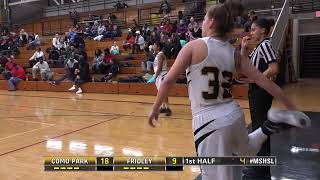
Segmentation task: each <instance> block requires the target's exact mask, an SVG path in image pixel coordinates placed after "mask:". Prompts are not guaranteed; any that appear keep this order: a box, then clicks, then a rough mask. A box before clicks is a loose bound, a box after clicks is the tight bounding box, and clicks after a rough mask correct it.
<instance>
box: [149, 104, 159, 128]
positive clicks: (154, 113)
mask: <svg viewBox="0 0 320 180" xmlns="http://www.w3.org/2000/svg"><path fill="white" fill-rule="evenodd" d="M159 113H160V110H159V109H156V110H155V109H154V108H152V111H151V112H150V114H149V125H150V126H152V127H156V126H155V121H158V118H159ZM154 120H155V121H154Z"/></svg>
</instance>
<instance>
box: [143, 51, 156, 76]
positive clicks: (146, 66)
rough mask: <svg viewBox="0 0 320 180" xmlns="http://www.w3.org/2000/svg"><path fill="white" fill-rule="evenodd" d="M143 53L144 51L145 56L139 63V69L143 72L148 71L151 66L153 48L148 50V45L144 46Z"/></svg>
mask: <svg viewBox="0 0 320 180" xmlns="http://www.w3.org/2000/svg"><path fill="white" fill-rule="evenodd" d="M144 53H145V58H144V60H143V61H142V63H141V69H142V72H143V73H149V72H150V70H151V68H152V67H153V61H154V58H155V54H154V52H153V49H151V50H150V48H149V47H148V46H145V48H144Z"/></svg>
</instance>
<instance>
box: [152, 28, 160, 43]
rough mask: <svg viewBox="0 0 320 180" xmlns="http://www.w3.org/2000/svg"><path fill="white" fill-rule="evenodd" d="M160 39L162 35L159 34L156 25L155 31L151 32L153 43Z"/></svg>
mask: <svg viewBox="0 0 320 180" xmlns="http://www.w3.org/2000/svg"><path fill="white" fill-rule="evenodd" d="M159 41H160V35H159V34H158V28H157V27H154V28H153V31H152V32H151V44H154V43H155V42H159Z"/></svg>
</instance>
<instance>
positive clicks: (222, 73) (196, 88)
mask: <svg viewBox="0 0 320 180" xmlns="http://www.w3.org/2000/svg"><path fill="white" fill-rule="evenodd" d="M201 40H203V41H204V42H205V43H206V45H207V47H208V56H207V57H206V58H205V59H204V60H203V61H202V62H201V63H198V64H194V65H191V66H190V67H189V68H188V69H187V71H186V73H187V79H188V85H189V99H190V101H191V109H192V113H193V114H194V113H197V112H200V111H201V110H203V109H205V108H207V107H209V106H212V105H218V104H222V103H226V102H230V101H232V95H231V92H230V89H231V85H232V80H233V74H234V72H235V61H234V52H235V49H234V48H233V47H232V46H231V45H230V44H229V43H228V42H223V41H220V40H217V39H214V38H209V37H206V38H201Z"/></svg>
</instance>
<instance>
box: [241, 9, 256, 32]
mask: <svg viewBox="0 0 320 180" xmlns="http://www.w3.org/2000/svg"><path fill="white" fill-rule="evenodd" d="M257 19H258V16H257V15H256V13H255V12H254V11H250V12H249V19H248V21H247V22H246V23H245V24H244V32H250V29H251V25H252V23H253V22H254V21H256V20H257Z"/></svg>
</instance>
